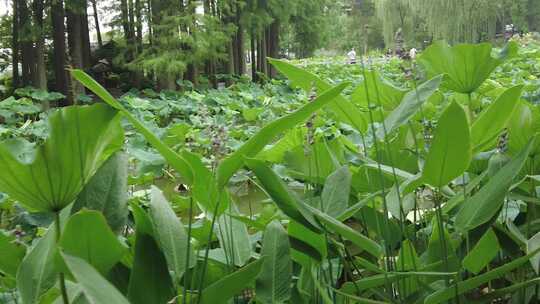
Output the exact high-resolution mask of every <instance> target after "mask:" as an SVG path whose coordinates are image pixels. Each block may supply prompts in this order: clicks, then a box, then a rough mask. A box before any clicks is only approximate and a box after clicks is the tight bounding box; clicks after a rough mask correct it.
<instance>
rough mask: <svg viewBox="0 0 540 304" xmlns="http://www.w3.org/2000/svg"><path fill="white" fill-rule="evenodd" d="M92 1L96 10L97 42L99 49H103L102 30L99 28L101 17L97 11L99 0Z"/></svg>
mask: <svg viewBox="0 0 540 304" xmlns="http://www.w3.org/2000/svg"><path fill="white" fill-rule="evenodd" d="M91 1H92V8H93V10H94V26H95V27H96V36H97V42H98V47H99V48H102V47H103V39H102V38H101V29H100V27H99V15H98V9H97V0H91Z"/></svg>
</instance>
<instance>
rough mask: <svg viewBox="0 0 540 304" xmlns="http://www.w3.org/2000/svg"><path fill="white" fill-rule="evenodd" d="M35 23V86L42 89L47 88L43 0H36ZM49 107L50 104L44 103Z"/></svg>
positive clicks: (46, 107) (34, 6) (34, 5)
mask: <svg viewBox="0 0 540 304" xmlns="http://www.w3.org/2000/svg"><path fill="white" fill-rule="evenodd" d="M33 9H34V25H35V37H36V45H35V56H36V58H35V62H36V70H35V74H34V79H33V83H34V86H35V87H36V88H38V89H41V90H47V71H46V67H45V50H44V48H45V37H44V36H43V0H34V3H33ZM44 108H45V109H48V108H49V105H48V104H45V105H44Z"/></svg>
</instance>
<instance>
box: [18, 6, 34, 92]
mask: <svg viewBox="0 0 540 304" xmlns="http://www.w3.org/2000/svg"><path fill="white" fill-rule="evenodd" d="M18 9H19V27H20V33H21V35H20V37H19V38H20V41H21V43H20V45H21V51H22V52H21V53H22V57H21V59H22V61H21V63H22V65H21V66H22V85H23V86H29V85H32V75H34V73H35V66H36V65H35V57H34V43H33V33H32V30H33V29H32V19H31V15H30V9H29V8H28V5H27V3H26V1H25V0H19V4H18Z"/></svg>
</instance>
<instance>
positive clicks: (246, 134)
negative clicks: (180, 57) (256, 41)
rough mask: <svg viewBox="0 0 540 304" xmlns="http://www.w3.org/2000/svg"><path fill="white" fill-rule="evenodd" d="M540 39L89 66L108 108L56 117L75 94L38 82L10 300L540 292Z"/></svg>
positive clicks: (8, 180)
mask: <svg viewBox="0 0 540 304" xmlns="http://www.w3.org/2000/svg"><path fill="white" fill-rule="evenodd" d="M518 44H519V45H521V47H519V48H518ZM539 44H540V43H539V42H538V41H537V40H536V39H534V37H533V36H526V37H525V38H523V39H521V40H519V41H518V42H512V43H510V44H508V45H507V46H506V47H505V48H504V49H501V50H496V51H495V50H493V51H492V49H491V46H490V45H489V44H478V45H456V46H454V47H450V46H448V45H447V44H446V43H443V42H439V43H436V44H434V45H432V46H431V47H430V48H428V49H427V50H425V51H424V52H423V53H422V54H421V55H420V57H419V58H418V60H417V63H415V62H407V61H402V60H400V59H397V58H394V57H372V58H370V59H369V60H368V61H367V62H362V63H361V64H359V65H343V63H342V62H343V61H342V60H335V61H332V60H328V59H319V60H318V59H311V60H308V61H297V62H294V61H293V62H286V61H277V60H273V61H271V63H272V64H273V66H274V67H275V68H276V69H277V70H278V71H279V72H281V73H282V74H283V75H285V76H286V77H287V78H288V80H287V81H285V80H274V81H272V82H269V83H267V84H265V85H257V84H253V83H251V82H247V81H246V82H241V81H240V82H238V83H236V84H235V85H233V86H231V87H229V88H227V89H225V90H223V89H222V90H214V89H209V90H203V91H195V90H193V91H189V92H184V93H178V92H177V93H175V92H162V93H156V92H154V91H151V90H146V91H143V92H141V93H139V94H135V93H130V94H126V95H124V96H123V97H122V98H120V99H119V100H116V99H115V98H114V97H112V96H111V95H109V94H108V93H107V91H106V90H105V89H104V88H103V87H102V86H100V85H99V84H98V83H97V82H95V81H94V80H93V79H92V78H90V77H89V76H88V75H87V74H86V73H84V72H82V71H80V70H74V71H72V75H73V77H74V78H75V79H77V80H78V81H80V82H81V83H82V84H84V85H85V86H86V87H87V88H88V89H89V90H90V91H91V92H93V93H94V94H96V95H97V96H98V97H99V98H100V99H101V100H102V101H104V102H105V103H106V104H108V106H107V105H105V104H103V103H95V102H93V101H90V100H89V101H87V102H89V103H91V105H84V106H72V107H65V108H62V109H58V110H49V111H47V112H42V111H41V109H42V108H41V107H40V104H41V103H42V102H43V101H44V100H49V101H51V100H54V99H55V98H59V96H57V95H55V94H44V93H43V92H40V91H33V90H19V91H18V92H17V94H18V95H19V96H23V97H21V98H15V97H12V98H10V99H8V100H6V101H4V102H2V103H1V105H2V112H1V113H2V116H3V117H5V124H4V126H3V127H2V132H1V134H2V137H4V138H5V139H6V140H5V141H3V142H2V143H1V144H0V158H1V159H2V162H1V163H0V190H1V191H2V192H4V193H5V195H4V197H3V198H2V203H1V204H0V206H1V221H0V223H1V225H2V228H3V229H4V232H2V233H1V234H0V237H1V238H0V247H1V248H2V250H1V251H0V254H1V257H2V258H1V259H0V272H1V274H2V276H1V277H0V282H1V285H0V286H1V287H0V288H1V293H0V296H1V298H0V299H2V301H3V302H6V303H19V302H22V303H171V302H172V303H227V302H229V301H232V302H236V303H246V302H249V301H252V302H254V303H283V302H290V303H320V302H323V303H447V302H455V303H477V302H478V303H489V302H492V301H499V302H500V301H502V302H507V303H537V302H538V300H539V297H538V267H539V260H538V251H539V250H540V243H539V242H540V234H539V231H540V220H539V217H538V212H539V211H540V210H539V209H538V189H540V188H539V187H540V179H539V178H538V174H539V172H540V171H539V170H540V168H539V165H540V162H539V161H538V151H540V150H539V149H538V148H539V145H540V142H539V141H538V139H537V138H536V134H537V133H538V131H539V130H540V125H539V124H538V122H539V121H540V117H538V116H539V115H540V112H539V111H538V105H537V101H538V100H539V98H540V83H539V79H538V78H537V76H536V75H538V72H539V71H540V51H539ZM300 66H302V68H300ZM336 83H340V84H337V85H336ZM298 88H299V89H301V90H299V89H298ZM386 215H388V216H386Z"/></svg>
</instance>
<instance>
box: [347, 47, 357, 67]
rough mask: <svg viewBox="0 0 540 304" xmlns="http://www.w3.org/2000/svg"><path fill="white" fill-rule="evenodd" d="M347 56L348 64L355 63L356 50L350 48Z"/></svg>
mask: <svg viewBox="0 0 540 304" xmlns="http://www.w3.org/2000/svg"><path fill="white" fill-rule="evenodd" d="M347 57H349V64H355V63H356V51H355V50H354V48H352V49H351V51H350V52H348V53H347Z"/></svg>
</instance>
